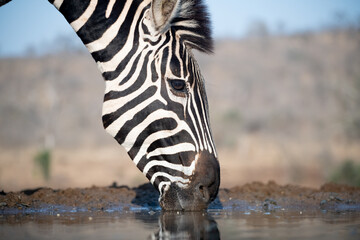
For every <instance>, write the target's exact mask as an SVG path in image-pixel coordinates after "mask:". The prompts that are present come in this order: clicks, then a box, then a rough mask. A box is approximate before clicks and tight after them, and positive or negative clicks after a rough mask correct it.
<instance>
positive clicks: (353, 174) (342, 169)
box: [330, 159, 360, 187]
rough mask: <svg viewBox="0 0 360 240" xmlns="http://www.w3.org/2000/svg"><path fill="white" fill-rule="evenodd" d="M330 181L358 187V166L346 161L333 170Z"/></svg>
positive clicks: (359, 181) (359, 185)
mask: <svg viewBox="0 0 360 240" xmlns="http://www.w3.org/2000/svg"><path fill="white" fill-rule="evenodd" d="M330 181H332V182H335V183H342V184H348V185H352V186H357V187H360V164H359V163H355V162H354V161H352V160H349V159H347V160H346V161H345V162H343V163H342V164H340V165H339V166H338V168H337V169H335V170H334V172H333V173H332V175H331V177H330Z"/></svg>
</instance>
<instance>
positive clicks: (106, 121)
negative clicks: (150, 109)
mask: <svg viewBox="0 0 360 240" xmlns="http://www.w3.org/2000/svg"><path fill="white" fill-rule="evenodd" d="M156 90H157V88H156V87H155V86H151V87H149V88H148V89H146V90H145V91H144V92H143V93H142V94H140V95H139V96H137V97H136V98H135V99H133V100H131V101H129V102H127V103H126V104H125V105H124V106H122V107H121V108H119V109H118V110H116V111H115V112H113V113H109V114H105V115H104V116H103V117H102V121H103V125H104V128H107V127H108V126H109V125H110V124H112V123H113V122H114V121H115V120H116V119H118V118H119V117H120V116H121V115H123V114H125V113H126V112H127V111H129V110H130V109H132V108H134V107H136V106H137V105H138V104H139V103H141V102H143V101H144V99H148V98H150V97H152V96H153V95H154V94H155V93H156Z"/></svg>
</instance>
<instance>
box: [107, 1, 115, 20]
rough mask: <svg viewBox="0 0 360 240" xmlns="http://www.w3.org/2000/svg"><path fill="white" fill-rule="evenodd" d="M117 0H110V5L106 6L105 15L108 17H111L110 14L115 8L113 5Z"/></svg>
mask: <svg viewBox="0 0 360 240" xmlns="http://www.w3.org/2000/svg"><path fill="white" fill-rule="evenodd" d="M115 2H116V0H110V1H109V4H108V6H107V8H106V13H105V17H106V18H109V17H110V14H111V12H112V10H113V7H114V4H115Z"/></svg>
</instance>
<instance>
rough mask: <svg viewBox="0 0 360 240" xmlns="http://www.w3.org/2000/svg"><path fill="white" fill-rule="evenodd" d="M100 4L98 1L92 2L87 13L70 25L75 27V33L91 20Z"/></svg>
mask: <svg viewBox="0 0 360 240" xmlns="http://www.w3.org/2000/svg"><path fill="white" fill-rule="evenodd" d="M97 3H98V0H91V1H90V4H89V6H88V7H87V9H86V10H85V12H84V13H83V14H82V15H81V16H80V17H79V18H78V19H76V20H75V21H73V22H72V23H70V25H71V26H72V27H73V29H74V30H75V32H77V31H79V29H80V28H81V27H82V26H84V25H85V23H86V22H87V21H88V20H89V18H90V17H91V15H92V14H93V13H94V11H95V9H96V5H97Z"/></svg>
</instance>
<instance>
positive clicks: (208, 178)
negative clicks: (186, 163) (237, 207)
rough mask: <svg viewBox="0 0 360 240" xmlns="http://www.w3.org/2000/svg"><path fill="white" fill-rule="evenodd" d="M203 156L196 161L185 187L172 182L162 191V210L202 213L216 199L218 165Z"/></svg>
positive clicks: (213, 160) (209, 157)
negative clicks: (192, 173)
mask: <svg viewBox="0 0 360 240" xmlns="http://www.w3.org/2000/svg"><path fill="white" fill-rule="evenodd" d="M205 155H206V157H207V158H206V159H200V161H198V163H197V164H196V167H195V173H194V175H193V176H191V179H190V181H189V184H188V185H187V186H186V187H184V185H183V184H182V183H178V182H172V183H171V184H170V185H169V186H168V187H167V188H166V189H165V190H164V192H163V193H162V195H161V196H160V199H159V202H160V206H161V207H162V208H163V210H168V211H202V210H204V209H206V208H207V206H208V205H209V204H210V203H211V202H212V201H213V200H214V199H215V198H216V195H217V193H218V190H219V185H220V168H219V163H218V161H217V159H216V158H214V157H211V155H210V154H205ZM201 158H203V156H201ZM205 160H206V161H205Z"/></svg>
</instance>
